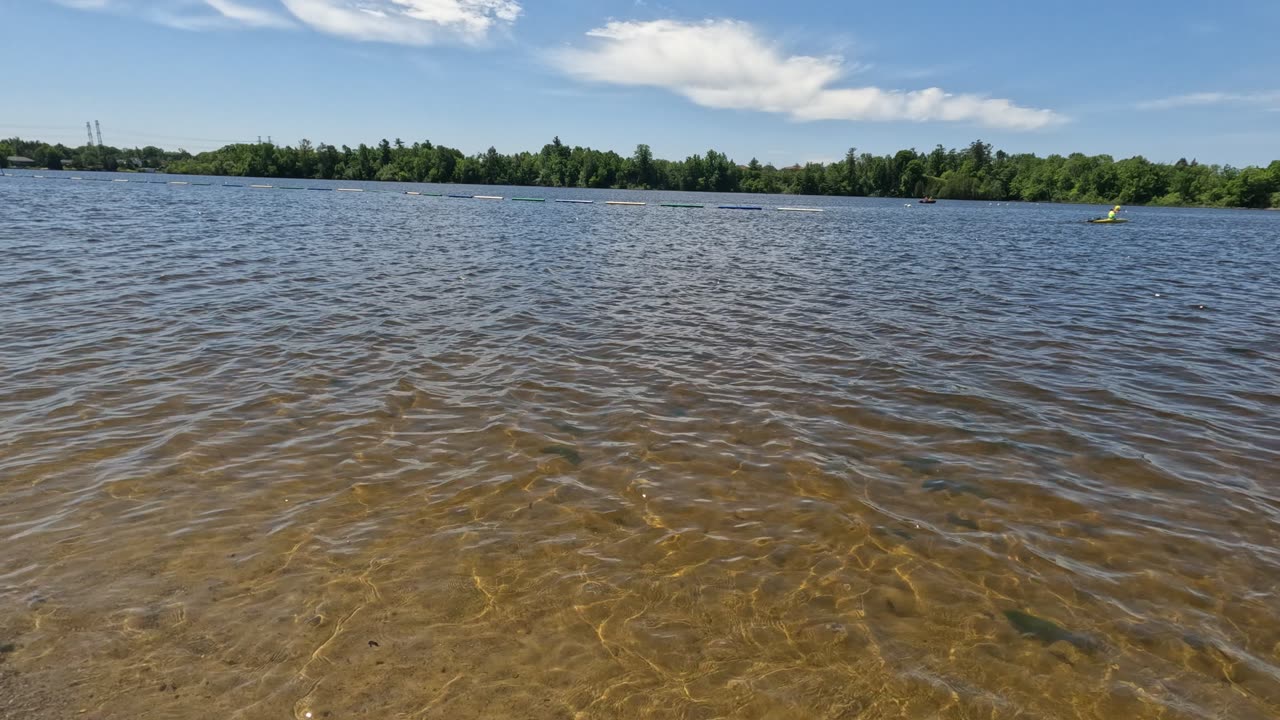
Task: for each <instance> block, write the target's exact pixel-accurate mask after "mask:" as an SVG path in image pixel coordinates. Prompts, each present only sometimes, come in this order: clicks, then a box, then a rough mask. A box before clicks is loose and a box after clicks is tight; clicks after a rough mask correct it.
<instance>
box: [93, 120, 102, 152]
mask: <svg viewBox="0 0 1280 720" xmlns="http://www.w3.org/2000/svg"><path fill="white" fill-rule="evenodd" d="M93 127H94V129H95V130H97V131H98V147H102V126H101V125H99V124H98V121H97V120H94V121H93Z"/></svg>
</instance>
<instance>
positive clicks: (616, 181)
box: [0, 137, 1280, 209]
mask: <svg viewBox="0 0 1280 720" xmlns="http://www.w3.org/2000/svg"><path fill="white" fill-rule="evenodd" d="M6 155H8V156H16V157H22V158H29V159H30V161H31V162H32V164H33V166H39V167H57V166H58V165H59V164H69V165H73V166H75V167H79V168H102V169H103V170H106V171H113V170H117V169H123V170H126V171H137V170H164V171H168V172H169V173H172V174H180V175H205V176H213V177H261V178H271V179H290V180H302V179H308V180H312V179H314V180H320V179H325V180H338V181H341V182H353V181H363V182H415V183H432V184H448V185H454V184H460V185H487V186H497V185H510V186H512V187H565V188H589V189H618V190H624V189H625V190H646V189H652V190H672V191H682V192H721V193H761V194H766V195H798V196H828V197H884V198H890V197H892V198H921V197H926V196H928V197H934V198H938V199H939V200H978V201H987V202H1033V203H1034V202H1061V203H1067V204H1077V205H1101V206H1106V205H1114V204H1120V205H1128V206H1135V207H1136V206H1156V207H1222V208H1226V207H1241V208H1256V209H1262V208H1267V207H1277V208H1280V160H1274V161H1271V162H1270V164H1268V165H1266V166H1263V167H1258V166H1250V167H1245V168H1236V167H1232V166H1229V165H1213V164H1202V163H1200V162H1198V161H1197V160H1196V159H1191V160H1187V159H1180V160H1178V161H1177V162H1174V163H1158V162H1151V161H1150V160H1147V159H1146V158H1144V157H1142V156H1135V157H1129V158H1122V159H1116V158H1114V157H1112V156H1111V155H1086V154H1084V153H1071V154H1068V155H1062V154H1051V155H1047V156H1044V157H1041V156H1039V155H1036V154H1034V153H1008V152H1005V151H1003V150H999V149H997V148H995V147H994V146H992V145H991V144H990V143H985V142H982V141H981V140H977V141H974V142H972V143H970V144H969V145H968V146H965V147H960V148H951V149H947V148H945V147H943V146H941V145H937V146H935V147H933V148H932V149H926V150H925V151H923V152H922V151H920V150H917V149H915V148H908V149H903V150H899V151H898V152H896V153H892V154H882V155H876V154H872V153H868V152H861V153H860V152H858V150H857V149H856V148H849V149H848V150H847V151H846V152H843V153H841V154H840V155H839V156H838V157H837V159H833V160H829V161H826V162H806V163H797V164H792V165H789V166H785V167H778V166H776V165H774V164H772V163H762V162H761V161H760V160H759V159H757V158H751V159H750V161H749V162H746V163H743V162H740V161H739V160H737V159H733V158H730V157H729V156H728V155H727V154H726V153H723V152H720V151H718V150H715V149H710V150H707V151H705V152H703V153H694V154H692V155H689V156H688V157H685V158H683V159H665V158H661V157H657V156H655V155H654V153H653V150H652V149H651V148H650V147H649V146H648V145H645V144H640V145H637V146H636V147H635V151H634V152H633V153H631V154H628V155H623V154H620V153H618V152H616V151H614V150H598V149H594V148H591V147H583V146H578V145H569V144H566V143H564V142H562V141H561V140H560V138H558V137H557V138H554V139H553V140H552V141H551V142H549V143H547V144H545V145H543V146H542V147H541V148H540V149H537V150H534V151H525V150H521V151H517V152H512V153H506V154H504V153H501V152H498V150H497V149H496V148H493V147H490V148H489V149H488V150H486V151H484V152H479V153H473V154H466V153H464V152H462V151H461V150H458V149H456V148H451V147H448V146H445V145H437V144H433V143H431V142H429V141H426V140H424V141H421V142H410V143H406V142H403V141H401V140H400V139H396V140H394V141H389V140H387V139H383V140H381V141H379V142H377V143H375V144H373V145H366V144H363V143H362V144H360V145H357V146H356V147H349V146H347V145H342V146H335V145H330V144H327V143H323V142H317V143H313V142H311V141H309V140H300V141H298V142H297V143H296V144H294V145H277V144H275V143H272V142H257V143H236V144H231V145H226V146H224V147H221V148H218V149H216V150H210V151H208V152H202V153H199V154H195V155H193V154H191V153H189V152H187V151H185V150H176V151H170V150H165V149H163V148H160V147H156V146H152V145H149V146H147V147H143V148H123V149H122V148H116V147H110V146H100V145H94V144H89V145H85V146H82V147H79V148H70V147H66V146H63V145H50V144H48V143H44V142H41V141H38V140H23V139H21V138H9V139H7V140H0V162H3V157H5V156H6ZM82 172H93V171H91V170H87V169H86V170H82Z"/></svg>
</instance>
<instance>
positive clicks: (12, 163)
mask: <svg viewBox="0 0 1280 720" xmlns="http://www.w3.org/2000/svg"><path fill="white" fill-rule="evenodd" d="M8 160H9V167H16V168H25V167H31V166H32V165H35V164H36V161H35V160H32V159H31V158H29V157H22V156H21V155H10V156H9V158H8Z"/></svg>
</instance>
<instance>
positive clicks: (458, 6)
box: [52, 0, 523, 46]
mask: <svg viewBox="0 0 1280 720" xmlns="http://www.w3.org/2000/svg"><path fill="white" fill-rule="evenodd" d="M52 2H55V3H57V4H59V5H64V6H66V7H71V8H75V9H78V10H95V11H105V12H113V13H116V14H120V15H131V16H137V17H142V18H145V19H147V20H149V21H151V22H155V23H158V24H161V25H167V26H169V27H176V28H181V29H184V30H210V29H223V28H237V27H242V28H299V27H302V28H309V29H312V30H316V31H319V32H323V33H326V34H330V35H336V36H339V37H345V38H348V39H352V40H360V41H368V42H386V43H395V44H401V45H418V46H422V45H435V44H438V43H444V42H462V43H469V44H477V43H480V42H483V41H484V40H485V39H487V38H488V37H489V35H490V34H491V33H492V32H494V31H495V30H498V29H500V28H503V27H507V26H510V25H512V24H513V23H515V21H516V19H517V18H519V17H520V14H521V13H522V12H523V8H522V7H521V5H520V2H519V0H52Z"/></svg>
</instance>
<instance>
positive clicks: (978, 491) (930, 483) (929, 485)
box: [921, 480, 991, 500]
mask: <svg viewBox="0 0 1280 720" xmlns="http://www.w3.org/2000/svg"><path fill="white" fill-rule="evenodd" d="M921 487H923V488H924V489H925V490H927V491H928V492H931V493H936V492H952V493H958V494H961V495H972V496H974V497H976V498H980V499H982V500H986V499H987V498H989V497H991V494H990V493H988V492H986V491H985V490H983V489H982V488H980V487H978V486H976V485H970V484H969V483H962V482H956V481H954V480H926V481H925V482H924V485H922V486H921Z"/></svg>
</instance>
